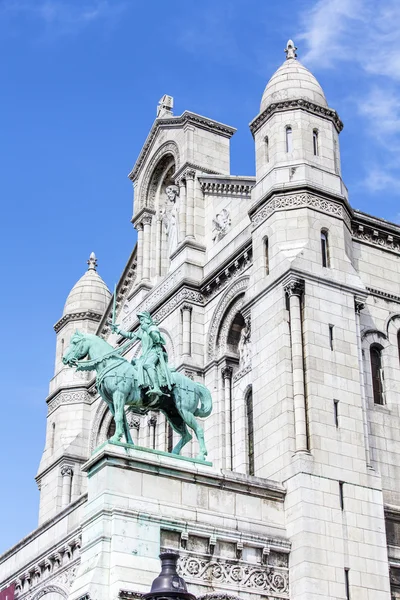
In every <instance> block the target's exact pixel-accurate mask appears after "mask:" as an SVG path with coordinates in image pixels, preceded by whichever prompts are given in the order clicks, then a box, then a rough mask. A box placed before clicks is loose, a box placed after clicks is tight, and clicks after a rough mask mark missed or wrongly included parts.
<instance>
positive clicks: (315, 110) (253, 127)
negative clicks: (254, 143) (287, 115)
mask: <svg viewBox="0 0 400 600" xmlns="http://www.w3.org/2000/svg"><path fill="white" fill-rule="evenodd" d="M296 109H302V110H305V111H307V112H309V113H311V114H313V115H317V116H319V117H323V118H325V119H329V120H330V121H332V123H333V124H334V126H335V127H336V130H337V132H338V133H340V132H341V131H342V129H343V123H342V121H341V120H340V118H339V115H338V114H337V112H336V110H334V109H333V108H325V107H324V106H320V105H319V104H314V103H313V102H310V101H309V100H303V99H301V98H299V99H298V100H284V101H282V102H274V103H273V104H270V105H269V106H267V108H266V109H265V110H264V111H263V112H262V113H260V114H259V115H257V116H256V118H255V119H253V120H252V121H251V123H250V124H249V127H250V131H251V133H252V134H253V137H254V135H255V134H256V133H257V131H258V130H259V129H260V127H261V126H262V125H264V123H265V122H266V121H268V119H270V118H271V117H272V115H274V114H276V113H278V112H285V111H288V110H296Z"/></svg>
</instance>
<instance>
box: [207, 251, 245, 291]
mask: <svg viewBox="0 0 400 600" xmlns="http://www.w3.org/2000/svg"><path fill="white" fill-rule="evenodd" d="M251 258H252V248H251V246H249V247H247V248H246V249H245V250H243V251H242V252H241V253H240V254H238V255H237V256H236V258H235V259H234V260H232V261H231V262H230V263H229V264H227V265H226V266H225V267H224V268H223V269H222V270H221V271H220V272H219V273H218V275H215V276H214V277H213V278H212V279H211V280H209V282H208V283H207V284H206V285H203V286H202V288H201V291H202V293H203V294H204V295H205V296H206V297H207V299H208V300H209V299H211V298H212V297H213V296H215V295H216V294H218V293H219V292H220V291H221V290H223V289H224V288H225V287H226V286H227V285H228V284H229V283H231V282H232V280H233V279H235V278H236V277H238V276H239V275H241V274H242V273H243V272H244V271H245V270H246V269H247V268H248V267H250V266H251V264H252V261H251Z"/></svg>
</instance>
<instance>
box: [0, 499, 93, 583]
mask: <svg viewBox="0 0 400 600" xmlns="http://www.w3.org/2000/svg"><path fill="white" fill-rule="evenodd" d="M86 501H87V494H83V495H82V496H80V497H79V498H78V499H77V500H75V501H74V502H71V504H69V505H68V506H67V507H66V508H64V509H63V510H61V511H60V512H59V513H57V514H56V515H55V516H54V517H52V518H51V519H48V520H47V521H45V522H44V523H42V524H41V525H39V527H37V528H36V529H35V530H34V531H32V532H31V533H29V534H28V535H27V536H26V537H24V538H22V540H20V541H19V542H18V543H17V544H15V545H14V546H12V547H11V548H9V549H8V550H6V552H4V554H2V555H1V556H0V564H2V563H3V562H5V561H6V560H7V559H9V558H10V557H11V556H12V555H13V554H17V552H19V551H20V550H21V549H22V548H24V547H25V546H27V545H28V544H29V543H30V542H32V541H33V540H34V539H36V538H37V537H39V536H40V535H41V534H42V533H44V532H45V531H47V530H48V529H50V528H51V527H53V525H55V524H56V523H58V522H59V521H61V520H62V519H63V518H64V517H66V516H67V515H69V514H70V513H72V512H73V511H74V510H76V509H77V508H78V507H79V506H81V505H82V504H84V503H85V502H86ZM80 530H81V527H80V526H78V527H76V529H75V530H73V531H71V532H69V533H68V536H66V538H67V537H72V536H75V535H78V533H79V532H80ZM66 538H64V539H66ZM61 541H62V540H61ZM47 550H49V548H48V549H47ZM14 577H15V575H13V578H14Z"/></svg>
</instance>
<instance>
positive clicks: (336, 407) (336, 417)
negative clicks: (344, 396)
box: [333, 400, 339, 427]
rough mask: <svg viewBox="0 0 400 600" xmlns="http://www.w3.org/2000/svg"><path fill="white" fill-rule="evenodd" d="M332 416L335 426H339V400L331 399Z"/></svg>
mask: <svg viewBox="0 0 400 600" xmlns="http://www.w3.org/2000/svg"><path fill="white" fill-rule="evenodd" d="M333 417H334V420H335V426H336V427H339V400H334V401H333Z"/></svg>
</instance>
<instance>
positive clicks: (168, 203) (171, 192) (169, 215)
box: [162, 185, 179, 256]
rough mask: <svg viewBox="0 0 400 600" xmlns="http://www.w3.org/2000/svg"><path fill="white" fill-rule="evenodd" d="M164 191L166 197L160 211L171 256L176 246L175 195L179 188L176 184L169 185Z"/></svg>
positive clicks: (176, 214) (176, 216)
mask: <svg viewBox="0 0 400 600" xmlns="http://www.w3.org/2000/svg"><path fill="white" fill-rule="evenodd" d="M165 193H166V196H167V197H166V200H165V206H164V209H163V212H162V220H163V225H164V230H165V232H166V234H167V239H168V256H171V254H172V253H173V252H174V251H175V250H176V247H177V246H178V207H177V197H178V196H179V188H178V186H177V185H169V186H167V188H166V190H165Z"/></svg>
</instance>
